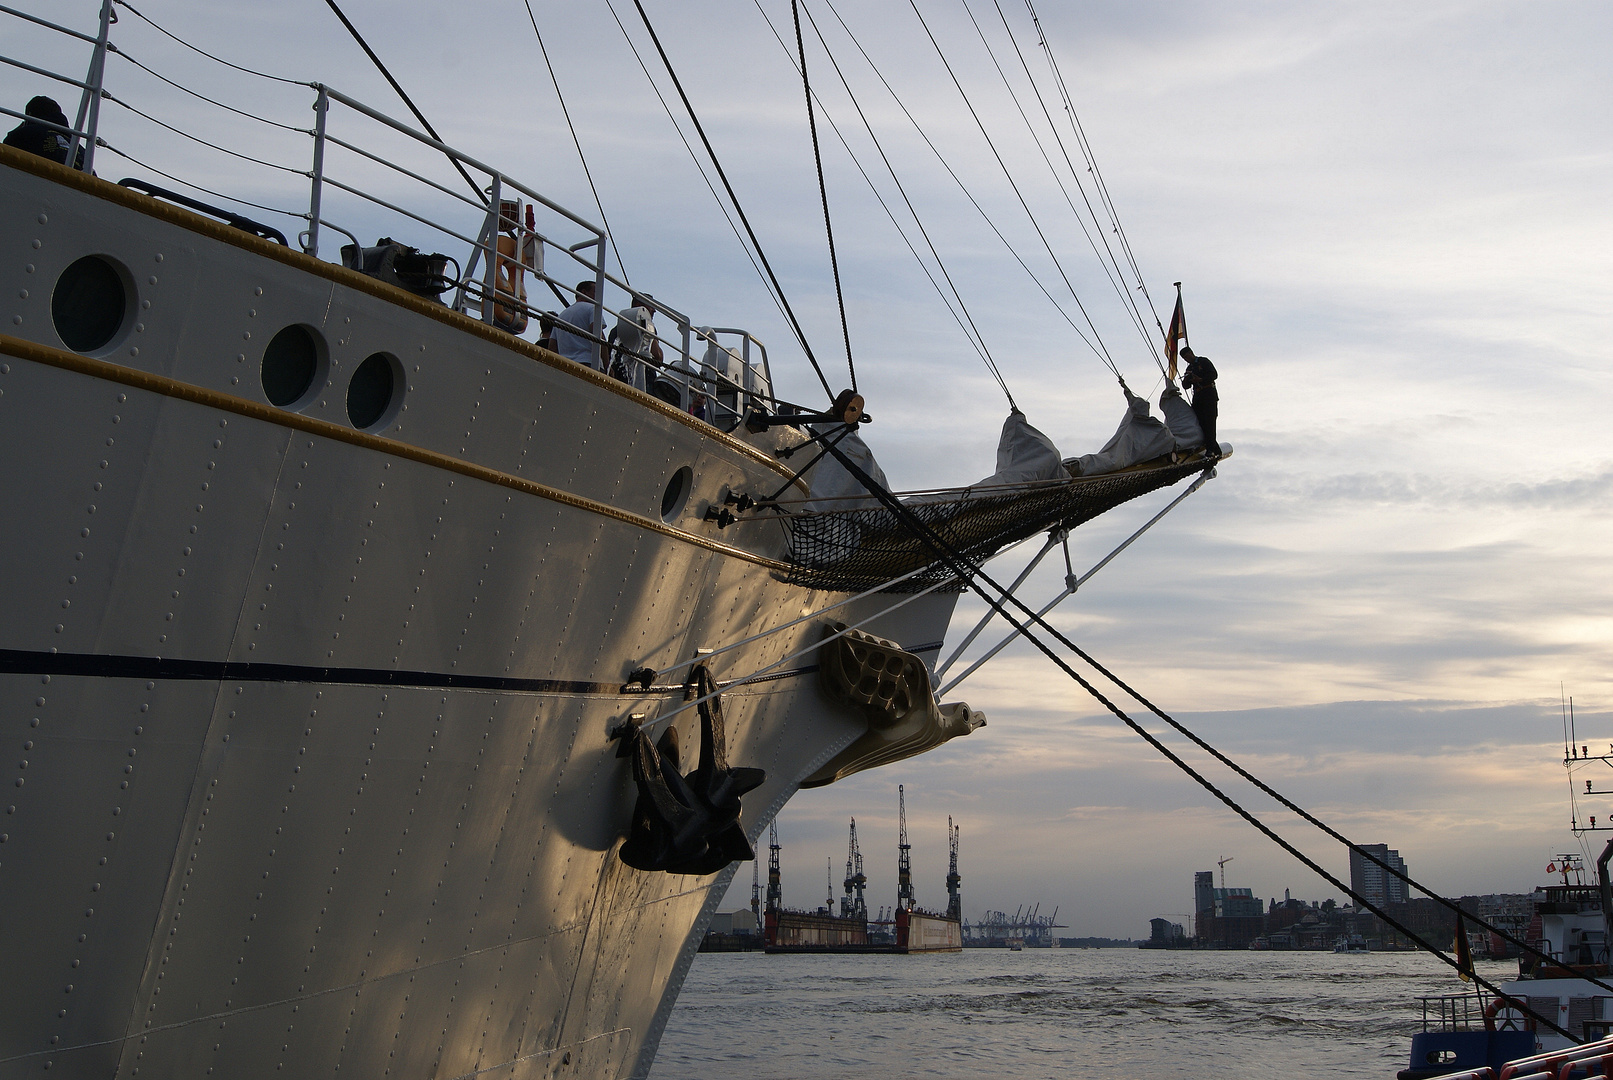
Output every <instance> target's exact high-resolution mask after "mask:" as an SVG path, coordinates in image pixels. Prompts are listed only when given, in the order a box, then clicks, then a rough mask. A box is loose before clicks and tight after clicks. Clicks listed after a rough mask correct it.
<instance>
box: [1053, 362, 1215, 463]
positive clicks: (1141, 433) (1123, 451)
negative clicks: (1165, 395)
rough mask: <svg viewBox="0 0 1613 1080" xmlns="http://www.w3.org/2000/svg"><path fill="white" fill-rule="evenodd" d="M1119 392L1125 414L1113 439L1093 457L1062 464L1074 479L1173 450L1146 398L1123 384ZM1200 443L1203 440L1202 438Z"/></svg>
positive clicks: (1172, 437)
mask: <svg viewBox="0 0 1613 1080" xmlns="http://www.w3.org/2000/svg"><path fill="white" fill-rule="evenodd" d="M1120 389H1121V391H1122V392H1123V393H1124V394H1125V395H1126V415H1125V417H1124V418H1123V419H1122V420H1121V421H1120V427H1119V428H1118V429H1116V431H1115V433H1114V437H1113V438H1111V439H1110V440H1109V441H1108V442H1106V443H1104V445H1103V449H1102V450H1099V451H1098V452H1097V453H1096V454H1082V455H1081V456H1080V457H1076V458H1069V459H1067V460H1066V461H1065V462H1064V464H1065V465H1066V466H1067V467H1068V468H1069V469H1070V471H1071V472H1073V473H1075V474H1076V475H1077V476H1095V475H1098V474H1100V473H1109V472H1116V471H1118V470H1120V469H1124V468H1127V467H1129V466H1132V465H1136V464H1138V463H1139V462H1144V461H1152V460H1153V459H1154V458H1157V457H1163V456H1164V455H1166V454H1169V453H1171V452H1172V451H1174V450H1175V449H1176V436H1175V435H1173V434H1172V433H1171V429H1170V428H1169V427H1167V426H1166V425H1165V423H1164V422H1163V421H1161V420H1157V419H1155V418H1154V417H1153V416H1152V415H1150V412H1149V409H1148V399H1147V398H1141V397H1138V396H1137V395H1136V394H1133V393H1132V392H1131V390H1130V389H1128V388H1127V387H1126V386H1125V384H1121V387H1120ZM1200 441H1201V442H1202V441H1203V437H1202V436H1200Z"/></svg>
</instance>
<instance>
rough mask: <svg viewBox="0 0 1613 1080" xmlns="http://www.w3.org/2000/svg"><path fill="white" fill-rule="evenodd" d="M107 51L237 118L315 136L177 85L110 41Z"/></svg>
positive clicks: (309, 132) (305, 129) (298, 128)
mask: <svg viewBox="0 0 1613 1080" xmlns="http://www.w3.org/2000/svg"><path fill="white" fill-rule="evenodd" d="M106 49H107V52H110V53H114V54H116V55H118V56H121V57H122V58H123V59H125V60H127V61H128V62H129V63H131V64H133V65H134V66H135V67H137V68H139V69H140V70H141V71H144V72H145V73H146V74H147V75H150V76H152V77H153V78H155V79H161V80H162V81H163V82H165V83H167V84H168V85H169V86H171V87H173V88H174V89H175V90H183V91H184V92H185V93H187V94H189V95H190V96H191V97H193V98H199V99H201V100H202V101H205V102H207V103H208V104H209V105H216V106H218V107H219V108H220V109H224V110H226V111H228V112H232V113H234V114H235V115H236V116H244V117H246V118H247V119H249V120H256V121H258V122H259V123H260V124H268V125H269V126H270V127H277V128H281V129H282V130H285V131H294V132H296V133H297V134H299V135H309V136H311V135H313V132H312V131H310V130H309V129H307V128H300V127H294V126H292V125H291V124H282V123H281V122H280V121H278V120H270V119H269V118H268V117H266V116H259V115H258V114H257V113H249V112H246V111H245V110H243V109H237V108H236V107H235V106H233V105H226V104H224V102H222V101H217V100H215V99H213V98H210V97H208V96H207V95H206V94H199V93H197V92H196V91H194V90H192V89H191V88H190V87H188V86H183V85H181V84H179V83H176V82H174V81H173V80H172V79H170V78H168V77H167V76H166V75H163V74H161V73H159V72H156V71H153V70H151V69H150V68H148V67H146V65H144V64H142V63H141V62H140V61H138V60H136V59H135V58H134V57H132V56H130V55H129V54H128V53H126V52H124V51H123V50H122V49H120V48H118V47H117V46H116V45H114V44H113V43H112V42H110V41H109V42H107V43H106ZM297 85H298V86H301V85H304V84H302V83H298V84H297Z"/></svg>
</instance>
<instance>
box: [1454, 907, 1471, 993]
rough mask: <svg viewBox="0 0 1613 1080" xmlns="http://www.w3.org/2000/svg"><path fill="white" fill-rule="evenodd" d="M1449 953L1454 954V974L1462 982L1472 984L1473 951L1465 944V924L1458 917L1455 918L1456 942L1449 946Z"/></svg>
mask: <svg viewBox="0 0 1613 1080" xmlns="http://www.w3.org/2000/svg"><path fill="white" fill-rule="evenodd" d="M1451 952H1453V953H1455V954H1456V974H1458V975H1460V976H1461V977H1462V981H1463V982H1472V981H1473V950H1472V949H1471V948H1470V947H1469V946H1468V944H1467V924H1466V923H1465V922H1464V921H1463V920H1462V917H1461V916H1460V915H1458V916H1456V940H1455V941H1454V942H1453V943H1452V944H1451Z"/></svg>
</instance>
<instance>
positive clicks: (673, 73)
mask: <svg viewBox="0 0 1613 1080" xmlns="http://www.w3.org/2000/svg"><path fill="white" fill-rule="evenodd" d="M326 2H327V3H329V2H330V0H326ZM633 6H634V7H635V8H637V9H638V17H639V18H640V19H641V20H643V22H644V29H646V30H648V31H649V33H650V41H652V42H653V43H654V44H655V51H656V52H657V53H659V54H660V56H661V64H662V65H663V66H664V67H665V68H666V73H667V75H669V76H670V77H671V78H672V85H673V87H674V88H675V89H676V90H677V91H678V97H679V98H680V99H682V101H683V108H684V110H685V111H686V112H687V113H688V114H689V120H690V122H691V123H693V124H694V129H695V134H697V135H699V136H700V142H701V145H703V146H704V147H705V148H706V155H707V156H708V157H710V158H711V164H712V166H713V167H714V168H716V170H717V178H718V179H719V180H721V181H722V186H723V190H724V191H726V192H728V199H729V201H730V202H732V203H733V204H734V210H735V212H736V213H738V214H739V221H740V224H742V225H744V226H745V234H746V235H747V236H749V237H750V242H751V246H752V247H754V248H755V249H756V255H757V257H758V258H759V259H761V261H762V266H763V267H764V268H765V269H766V270H767V276H768V279H769V280H770V281H772V283H773V289H774V291H775V292H776V293H777V294H778V298H779V301H780V304H781V306H782V307H783V308H784V314H785V317H787V318H788V319H789V320H790V328H791V329H792V330H794V331H795V340H796V341H797V342H799V343H800V345H801V351H802V352H804V353H805V354H806V358H807V363H809V364H811V365H812V371H813V373H814V374H816V375H817V376H818V382H820V383H822V384H823V392H824V394H826V395H827V396H828V397H830V398H831V399H832V398H833V397H834V396H835V394H834V391H833V390H831V389H830V388H829V380H828V379H826V378H824V375H823V368H821V367H819V366H818V358H817V357H816V356H813V355H812V346H811V345H809V344H808V343H807V337H806V332H805V331H804V330H802V329H801V323H800V320H798V319H797V318H796V317H795V310H794V309H793V308H791V307H790V301H789V299H788V298H787V297H786V296H785V295H784V286H783V285H780V284H779V279H778V275H777V274H775V273H773V264H772V263H770V262H768V261H767V254H766V253H765V252H764V251H763V250H762V243H761V241H760V240H758V239H757V238H756V230H755V229H753V228H751V223H750V218H748V217H747V216H746V215H745V208H744V207H743V206H741V205H740V202H739V196H738V195H736V194H734V185H732V184H730V183H729V182H728V173H727V172H725V171H724V170H723V167H722V161H721V160H719V159H718V157H717V151H716V150H714V149H712V146H711V140H710V139H708V138H706V129H705V127H704V126H703V125H702V124H701V123H700V117H699V116H698V115H697V114H696V113H695V111H694V105H693V104H691V103H690V101H689V95H688V94H686V93H685V92H684V90H683V80H681V79H679V78H678V73H677V70H676V69H674V68H673V66H672V58H671V57H669V56H667V54H666V49H665V48H663V47H662V46H661V36H660V35H659V34H657V33H656V32H655V26H654V25H653V24H652V23H651V22H650V16H649V14H648V13H647V12H645V10H644V4H643V3H642V0H633Z"/></svg>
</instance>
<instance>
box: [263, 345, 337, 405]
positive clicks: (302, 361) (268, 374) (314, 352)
mask: <svg viewBox="0 0 1613 1080" xmlns="http://www.w3.org/2000/svg"><path fill="white" fill-rule="evenodd" d="M322 344H323V343H322V342H321V341H320V339H319V336H318V335H317V334H316V333H315V332H314V331H312V330H310V329H309V328H308V327H306V326H288V327H286V328H285V329H283V330H281V331H280V332H279V333H278V334H276V335H275V336H274V337H273V338H272V339H271V340H270V341H269V347H268V348H266V349H264V350H263V368H262V371H261V372H260V375H261V377H262V380H263V394H264V396H265V397H267V398H268V399H269V404H271V405H278V406H279V407H280V408H282V409H285V408H293V407H296V406H297V405H300V404H303V403H304V402H305V399H307V398H308V397H309V396H310V394H311V392H312V391H313V390H314V388H315V386H316V385H318V384H322V383H323V382H324V375H323V370H324V367H325V350H324V349H323V347H322Z"/></svg>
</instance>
